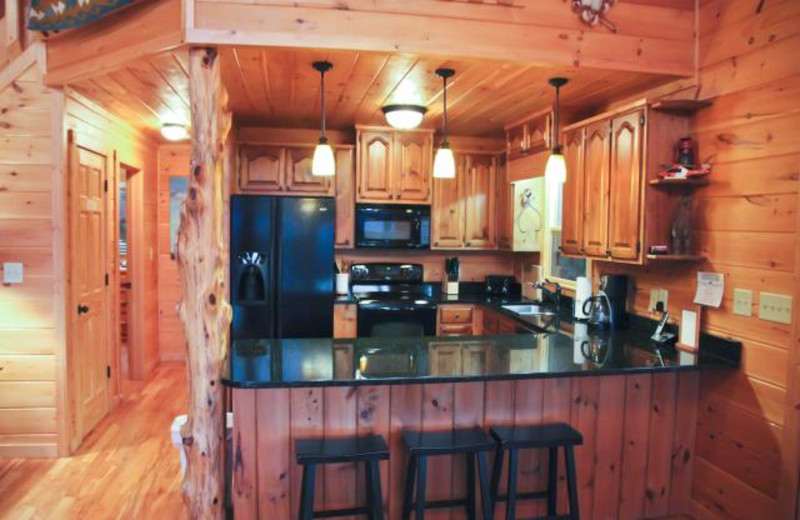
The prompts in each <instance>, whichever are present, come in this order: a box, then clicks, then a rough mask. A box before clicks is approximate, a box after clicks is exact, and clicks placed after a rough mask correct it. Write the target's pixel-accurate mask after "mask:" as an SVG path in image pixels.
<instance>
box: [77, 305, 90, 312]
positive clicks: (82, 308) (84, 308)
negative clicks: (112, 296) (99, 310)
mask: <svg viewBox="0 0 800 520" xmlns="http://www.w3.org/2000/svg"><path fill="white" fill-rule="evenodd" d="M87 312H89V307H88V306H86V305H78V314H86V313H87Z"/></svg>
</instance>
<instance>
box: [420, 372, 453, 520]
mask: <svg viewBox="0 0 800 520" xmlns="http://www.w3.org/2000/svg"><path fill="white" fill-rule="evenodd" d="M453 392H454V388H453V383H444V384H434V385H424V386H423V387H422V428H423V430H425V431H435V430H449V429H451V428H452V427H453V415H454V414H453V409H454V405H455V397H454V395H453ZM452 461H453V457H451V456H449V455H447V456H438V457H432V458H430V459H428V482H427V487H426V491H425V500H426V501H427V502H431V501H436V500H449V499H451V498H453V486H452V485H451V482H452V479H453V462H452ZM425 518H429V519H430V520H449V519H450V511H449V510H448V509H432V510H429V511H426V512H425Z"/></svg>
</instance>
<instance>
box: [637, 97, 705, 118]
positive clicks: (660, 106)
mask: <svg viewBox="0 0 800 520" xmlns="http://www.w3.org/2000/svg"><path fill="white" fill-rule="evenodd" d="M708 106H711V101H708V100H701V99H665V100H662V101H656V102H655V103H653V104H652V105H650V108H652V109H653V110H658V111H660V112H667V113H670V114H675V115H681V116H689V115H692V114H694V113H695V112H697V111H698V110H700V109H701V108H706V107H708Z"/></svg>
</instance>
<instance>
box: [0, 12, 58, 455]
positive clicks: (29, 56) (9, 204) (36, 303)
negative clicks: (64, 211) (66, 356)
mask: <svg viewBox="0 0 800 520" xmlns="http://www.w3.org/2000/svg"><path fill="white" fill-rule="evenodd" d="M2 24H3V25H5V20H3V21H2ZM3 45H5V42H3ZM34 51H35V49H29V50H28V52H27V53H26V56H22V57H20V58H18V59H17V62H19V63H23V66H21V67H20V70H18V71H17V74H16V76H15V77H11V78H9V80H13V81H12V82H10V83H7V84H6V83H3V82H2V81H0V262H21V263H22V265H23V269H24V275H23V276H24V281H23V283H22V284H19V285H3V286H2V287H0V434H2V435H0V456H1V457H25V456H30V457H42V456H49V457H52V456H55V454H56V452H57V443H58V437H57V435H56V434H57V433H58V426H57V423H56V416H57V412H56V410H57V406H58V403H57V399H56V378H57V372H56V364H57V354H59V353H60V352H61V348H62V347H63V342H64V338H63V337H62V334H63V329H59V328H58V319H59V318H58V316H59V313H58V309H59V307H58V305H59V303H60V298H63V293H62V292H59V291H58V290H56V284H58V283H61V281H62V280H63V276H62V271H61V270H62V269H63V267H62V266H61V265H60V264H57V262H58V259H57V257H56V252H55V246H56V235H55V233H54V231H53V230H54V228H56V227H57V226H56V222H59V224H58V225H59V226H60V219H61V218H62V216H61V215H57V216H56V215H54V208H55V207H56V206H55V204H54V202H55V201H54V200H53V199H54V197H59V198H60V197H61V196H62V194H61V193H59V192H58V191H57V186H58V185H59V184H58V183H57V182H56V180H57V177H56V176H57V175H60V173H59V171H58V169H57V168H56V167H55V166H56V161H57V160H58V159H59V157H58V156H57V155H56V154H55V153H54V150H55V149H56V142H57V140H56V139H55V137H54V136H53V133H54V129H55V128H57V126H56V121H59V122H60V115H59V114H56V113H54V112H56V111H57V110H58V108H57V107H58V103H57V94H56V93H55V92H52V91H50V90H48V89H47V88H45V87H44V86H43V84H42V79H41V70H40V67H39V65H38V63H37V62H36V55H35V54H34ZM15 63H16V62H15ZM13 67H14V66H13V65H12V68H13ZM8 70H9V72H10V71H11V68H10V69H8ZM56 219H58V220H56ZM0 275H2V269H1V268H0Z"/></svg>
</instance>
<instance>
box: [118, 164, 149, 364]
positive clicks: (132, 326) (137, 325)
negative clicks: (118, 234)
mask: <svg viewBox="0 0 800 520" xmlns="http://www.w3.org/2000/svg"><path fill="white" fill-rule="evenodd" d="M117 169H118V171H119V175H120V177H119V178H121V176H122V175H125V176H126V178H125V180H126V192H125V196H126V197H127V199H126V201H125V203H126V204H127V213H128V278H129V280H130V283H131V295H130V298H129V299H128V377H130V378H131V379H139V380H140V379H144V378H145V376H146V375H147V374H146V373H145V369H146V366H145V361H144V350H143V347H142V344H141V338H143V337H144V322H143V321H142V320H143V317H144V289H145V287H144V277H143V276H142V272H143V270H144V267H145V265H146V263H147V259H146V257H145V252H146V251H147V248H146V247H144V246H145V243H144V172H143V170H142V169H141V168H137V167H136V166H132V165H130V164H128V163H125V162H119V161H117ZM117 192H119V184H117ZM117 196H119V195H117ZM116 221H117V229H119V215H117V219H116ZM115 287H116V291H117V293H119V291H120V287H119V280H117V284H116V285H115ZM116 309H117V312H119V300H118V301H117V306H116ZM116 359H117V360H119V351H117V355H116Z"/></svg>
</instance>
